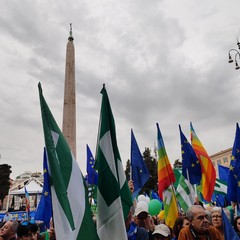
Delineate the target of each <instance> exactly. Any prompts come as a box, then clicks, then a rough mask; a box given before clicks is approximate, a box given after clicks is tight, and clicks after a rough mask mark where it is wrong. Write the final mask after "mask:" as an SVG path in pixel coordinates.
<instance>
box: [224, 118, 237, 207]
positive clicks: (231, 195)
mask: <svg viewBox="0 0 240 240" xmlns="http://www.w3.org/2000/svg"><path fill="white" fill-rule="evenodd" d="M227 195H228V199H229V201H232V202H237V203H238V206H239V203H240V129H239V126H238V123H237V124H236V135H235V140H234V144H233V149H232V156H231V163H230V167H229V174H228V189H227Z"/></svg>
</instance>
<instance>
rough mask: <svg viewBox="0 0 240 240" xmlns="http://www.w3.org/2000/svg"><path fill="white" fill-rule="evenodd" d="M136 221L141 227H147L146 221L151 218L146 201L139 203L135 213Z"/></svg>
mask: <svg viewBox="0 0 240 240" xmlns="http://www.w3.org/2000/svg"><path fill="white" fill-rule="evenodd" d="M134 216H135V218H134V220H135V222H136V224H137V225H138V226H139V227H144V228H145V227H146V221H147V219H148V218H149V217H150V216H149V213H148V205H147V203H146V202H144V201H139V202H138V203H137V205H136V208H135V212H134Z"/></svg>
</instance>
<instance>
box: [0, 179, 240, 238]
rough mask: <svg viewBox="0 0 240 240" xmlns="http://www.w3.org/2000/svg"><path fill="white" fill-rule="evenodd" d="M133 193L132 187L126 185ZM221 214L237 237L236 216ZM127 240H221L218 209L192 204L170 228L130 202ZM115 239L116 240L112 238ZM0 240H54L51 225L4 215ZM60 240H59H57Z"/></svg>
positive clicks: (145, 208)
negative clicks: (230, 224) (227, 219)
mask: <svg viewBox="0 0 240 240" xmlns="http://www.w3.org/2000/svg"><path fill="white" fill-rule="evenodd" d="M129 188H130V190H131V191H133V184H132V182H131V181H130V182H129ZM224 212H225V214H226V216H227V217H228V218H229V220H230V222H231V220H232V223H233V229H234V230H235V231H236V233H237V234H238V236H239V237H240V216H236V217H235V218H234V217H231V216H230V212H229V211H228V209H225V211H224ZM125 226H126V233H127V237H128V240H224V236H225V232H224V226H223V216H222V209H221V208H220V207H210V206H208V207H204V206H203V204H200V203H196V204H195V205H193V206H191V207H190V208H189V209H188V210H187V212H186V213H181V214H179V216H178V217H177V219H176V221H175V224H174V226H173V227H172V228H171V227H169V226H168V225H167V224H166V223H165V219H164V217H159V215H154V216H152V215H151V214H150V213H149V208H148V204H147V203H146V202H145V201H134V204H133V206H132V207H131V209H130V211H129V214H128V216H127V218H126V220H125ZM116 239H117V236H116ZM0 240H56V237H55V229H54V226H53V221H52V220H51V222H50V228H49V229H46V228H42V225H41V222H34V221H32V220H31V221H22V222H20V221H16V220H15V221H14V220H12V219H11V214H9V213H8V212H6V214H5V217H4V219H3V222H1V225H0ZM60 240H61V239H60Z"/></svg>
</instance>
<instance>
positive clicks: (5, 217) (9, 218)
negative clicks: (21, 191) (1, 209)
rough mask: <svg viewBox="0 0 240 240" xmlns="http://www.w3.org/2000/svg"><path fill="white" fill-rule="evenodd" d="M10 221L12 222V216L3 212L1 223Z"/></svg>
mask: <svg viewBox="0 0 240 240" xmlns="http://www.w3.org/2000/svg"><path fill="white" fill-rule="evenodd" d="M10 220H12V214H10V213H9V212H8V211H7V212H5V215H4V218H3V221H4V222H7V221H10Z"/></svg>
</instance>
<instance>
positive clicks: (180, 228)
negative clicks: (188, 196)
mask: <svg viewBox="0 0 240 240" xmlns="http://www.w3.org/2000/svg"><path fill="white" fill-rule="evenodd" d="M129 188H130V190H132V188H133V186H132V183H131V182H129ZM224 212H225V214H226V216H227V217H228V219H229V221H230V222H231V220H234V221H233V229H234V230H235V231H236V233H237V235H238V236H239V237H240V216H237V217H235V218H234V219H231V216H230V212H229V210H228V209H227V208H226V209H224ZM222 218H223V216H222V209H221V208H220V207H215V206H214V207H211V206H208V207H206V208H205V207H204V206H203V204H201V203H195V204H194V205H193V206H191V207H190V208H189V209H188V211H187V212H186V214H184V213H181V214H180V216H178V218H177V219H176V221H175V224H174V226H173V228H170V227H169V226H167V225H166V223H165V220H164V218H159V216H151V215H150V214H149V212H148V205H147V203H146V202H144V201H138V202H136V204H135V209H134V207H132V208H131V211H130V212H129V215H128V218H127V220H126V229H127V235H128V240H224V239H225V238H224V237H225V233H224V227H223V219H222ZM229 230H230V229H229Z"/></svg>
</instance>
